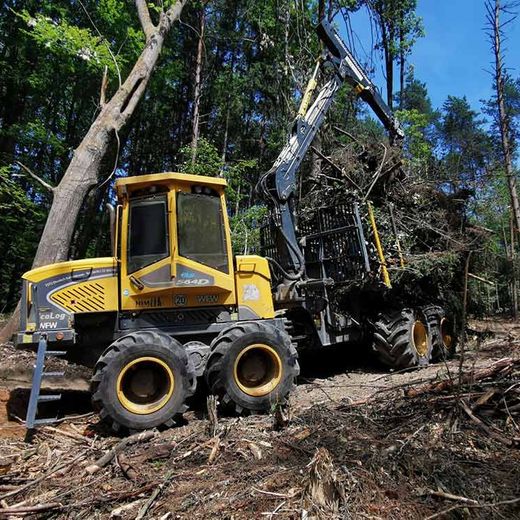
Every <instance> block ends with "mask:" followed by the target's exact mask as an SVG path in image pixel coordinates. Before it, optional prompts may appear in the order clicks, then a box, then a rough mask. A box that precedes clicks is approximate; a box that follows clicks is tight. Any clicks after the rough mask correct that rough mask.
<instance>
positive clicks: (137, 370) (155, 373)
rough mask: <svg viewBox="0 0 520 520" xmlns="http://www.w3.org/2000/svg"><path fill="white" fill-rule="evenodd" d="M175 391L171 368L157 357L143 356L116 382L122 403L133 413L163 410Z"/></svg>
mask: <svg viewBox="0 0 520 520" xmlns="http://www.w3.org/2000/svg"><path fill="white" fill-rule="evenodd" d="M174 388H175V377H174V375H173V372H172V370H171V368H170V367H169V366H168V365H167V364H166V363H165V362H164V361H163V360H162V359H159V358H156V357H151V356H150V357H140V358H137V359H134V360H132V361H130V362H129V363H128V364H127V365H125V366H124V367H123V369H122V370H121V372H120V373H119V376H118V378H117V383H116V391H117V398H118V399H119V402H120V403H121V404H122V405H123V406H124V407H125V408H126V409H127V410H128V411H129V412H131V413H135V414H139V415H147V414H151V413H153V412H156V411H157V410H160V409H161V408H162V407H163V406H164V405H165V404H166V403H167V402H168V400H169V399H170V397H171V396H172V394H173V390H174Z"/></svg>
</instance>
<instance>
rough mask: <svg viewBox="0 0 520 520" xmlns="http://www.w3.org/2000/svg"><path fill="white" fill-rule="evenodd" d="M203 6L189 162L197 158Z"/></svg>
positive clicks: (202, 9)
mask: <svg viewBox="0 0 520 520" xmlns="http://www.w3.org/2000/svg"><path fill="white" fill-rule="evenodd" d="M205 24H206V22H205V16H204V6H202V7H201V10H200V25H199V43H198V44H197V62H196V63H195V86H194V89H193V124H192V131H191V164H192V165H193V164H195V160H196V158H197V146H198V143H199V135H200V99H201V93H202V60H203V53H204V29H205Z"/></svg>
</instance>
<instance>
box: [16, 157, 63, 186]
mask: <svg viewBox="0 0 520 520" xmlns="http://www.w3.org/2000/svg"><path fill="white" fill-rule="evenodd" d="M16 164H17V165H18V166H20V168H22V169H23V170H24V171H25V172H26V173H28V174H29V175H30V176H31V177H32V178H33V179H34V180H35V181H38V182H39V183H40V184H41V185H42V186H43V187H44V188H45V189H46V190H48V191H50V192H51V193H54V190H55V189H56V188H55V187H54V186H51V185H50V184H49V183H48V182H45V181H44V180H43V179H40V177H38V175H36V174H35V173H34V172H32V171H31V170H30V169H29V168H28V167H27V166H25V164H22V163H21V162H20V161H16Z"/></svg>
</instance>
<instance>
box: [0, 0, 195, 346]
mask: <svg viewBox="0 0 520 520" xmlns="http://www.w3.org/2000/svg"><path fill="white" fill-rule="evenodd" d="M187 1H188V0H177V1H176V2H175V3H173V4H172V5H171V7H169V8H168V9H163V10H162V11H161V12H160V13H159V20H158V22H157V23H153V21H152V18H151V16H150V11H149V9H148V4H147V2H146V1H145V0H135V6H136V11H137V15H138V17H139V21H140V23H141V27H142V30H143V32H144V34H145V37H146V44H145V46H144V49H143V50H142V52H141V55H140V56H139V58H138V59H137V61H136V62H135V65H134V67H133V68H132V70H131V72H130V74H129V75H128V77H127V78H126V80H125V81H124V82H123V84H122V85H120V87H119V88H118V89H117V91H116V92H115V94H114V95H113V96H112V98H111V99H110V101H108V102H104V100H103V98H104V94H103V95H102V96H101V100H100V107H101V110H100V112H99V114H98V115H97V117H96V119H95V120H94V122H93V123H92V125H91V127H90V128H89V130H88V132H87V133H86V135H85V137H84V138H83V140H82V141H81V143H80V145H79V146H78V147H77V148H76V150H74V155H73V157H72V160H71V162H70V164H69V166H68V168H67V170H66V171H65V174H64V175H63V178H62V179H61V181H60V183H59V184H58V185H57V186H55V187H51V186H48V189H49V190H50V191H51V193H52V196H53V200H52V205H51V208H50V211H49V215H48V217H47V222H46V224H45V228H44V230H43V233H42V236H41V239H40V242H39V244H38V249H37V251H36V256H35V257H34V261H33V267H39V266H42V265H46V264H51V263H54V262H60V261H64V260H66V259H67V255H68V252H69V248H70V243H71V240H72V235H73V232H74V227H75V224H76V219H77V217H78V214H79V212H80V209H81V206H82V204H83V201H84V199H85V196H86V195H87V193H88V192H89V191H90V190H91V189H92V188H93V187H94V186H96V184H97V182H98V173H99V169H100V166H101V162H102V160H103V158H104V156H105V154H106V153H107V151H108V148H109V146H110V143H111V141H112V139H113V137H114V136H115V137H116V138H118V132H119V130H121V128H122V127H123V126H124V125H125V124H126V123H127V122H128V120H129V119H130V116H131V115H132V114H133V112H134V110H135V108H136V106H137V104H138V102H139V100H140V99H141V97H142V95H143V93H144V91H145V90H146V86H147V85H148V81H149V80H150V77H151V75H152V72H153V70H154V68H155V66H156V64H157V60H158V58H159V55H160V53H161V50H162V47H163V44H164V40H165V38H166V36H167V35H168V33H169V31H170V29H171V27H172V25H173V23H174V22H175V21H176V20H178V19H179V17H180V15H181V12H182V9H183V8H184V6H185V5H186V3H187ZM104 81H106V80H104ZM102 90H104V89H102ZM40 182H41V181H40ZM18 316H19V305H18V306H17V308H16V310H15V312H14V313H13V316H12V317H11V319H10V320H9V322H8V323H7V325H6V326H5V327H4V328H3V330H2V331H1V332H0V341H2V340H3V341H5V340H6V339H8V338H9V337H10V336H11V334H12V333H13V332H14V330H15V329H16V327H17V325H18Z"/></svg>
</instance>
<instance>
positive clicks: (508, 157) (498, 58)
mask: <svg viewBox="0 0 520 520" xmlns="http://www.w3.org/2000/svg"><path fill="white" fill-rule="evenodd" d="M518 6H519V3H518V2H506V3H504V4H501V2H500V0H494V2H493V1H492V0H488V1H487V2H486V10H487V22H488V25H489V29H490V32H489V37H490V40H491V44H492V47H493V53H494V56H495V70H494V75H495V89H496V95H497V104H498V119H499V127H500V138H501V143H502V154H503V159H504V169H505V173H506V178H507V184H508V187H509V194H510V196H511V212H512V216H513V219H514V223H515V228H516V232H517V233H520V203H519V201H518V190H517V181H516V176H515V174H514V171H513V157H512V156H513V153H512V148H513V146H512V145H513V143H512V142H511V139H512V137H511V127H510V122H509V117H508V114H507V110H506V102H505V97H504V96H505V73H504V63H503V51H502V41H503V28H504V26H506V25H508V24H509V23H511V22H512V21H513V20H514V19H515V18H516V12H515V11H514V9H515V8H516V7H518ZM502 14H505V15H506V16H509V18H508V19H507V20H506V21H501V19H500V17H501V15H502Z"/></svg>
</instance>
